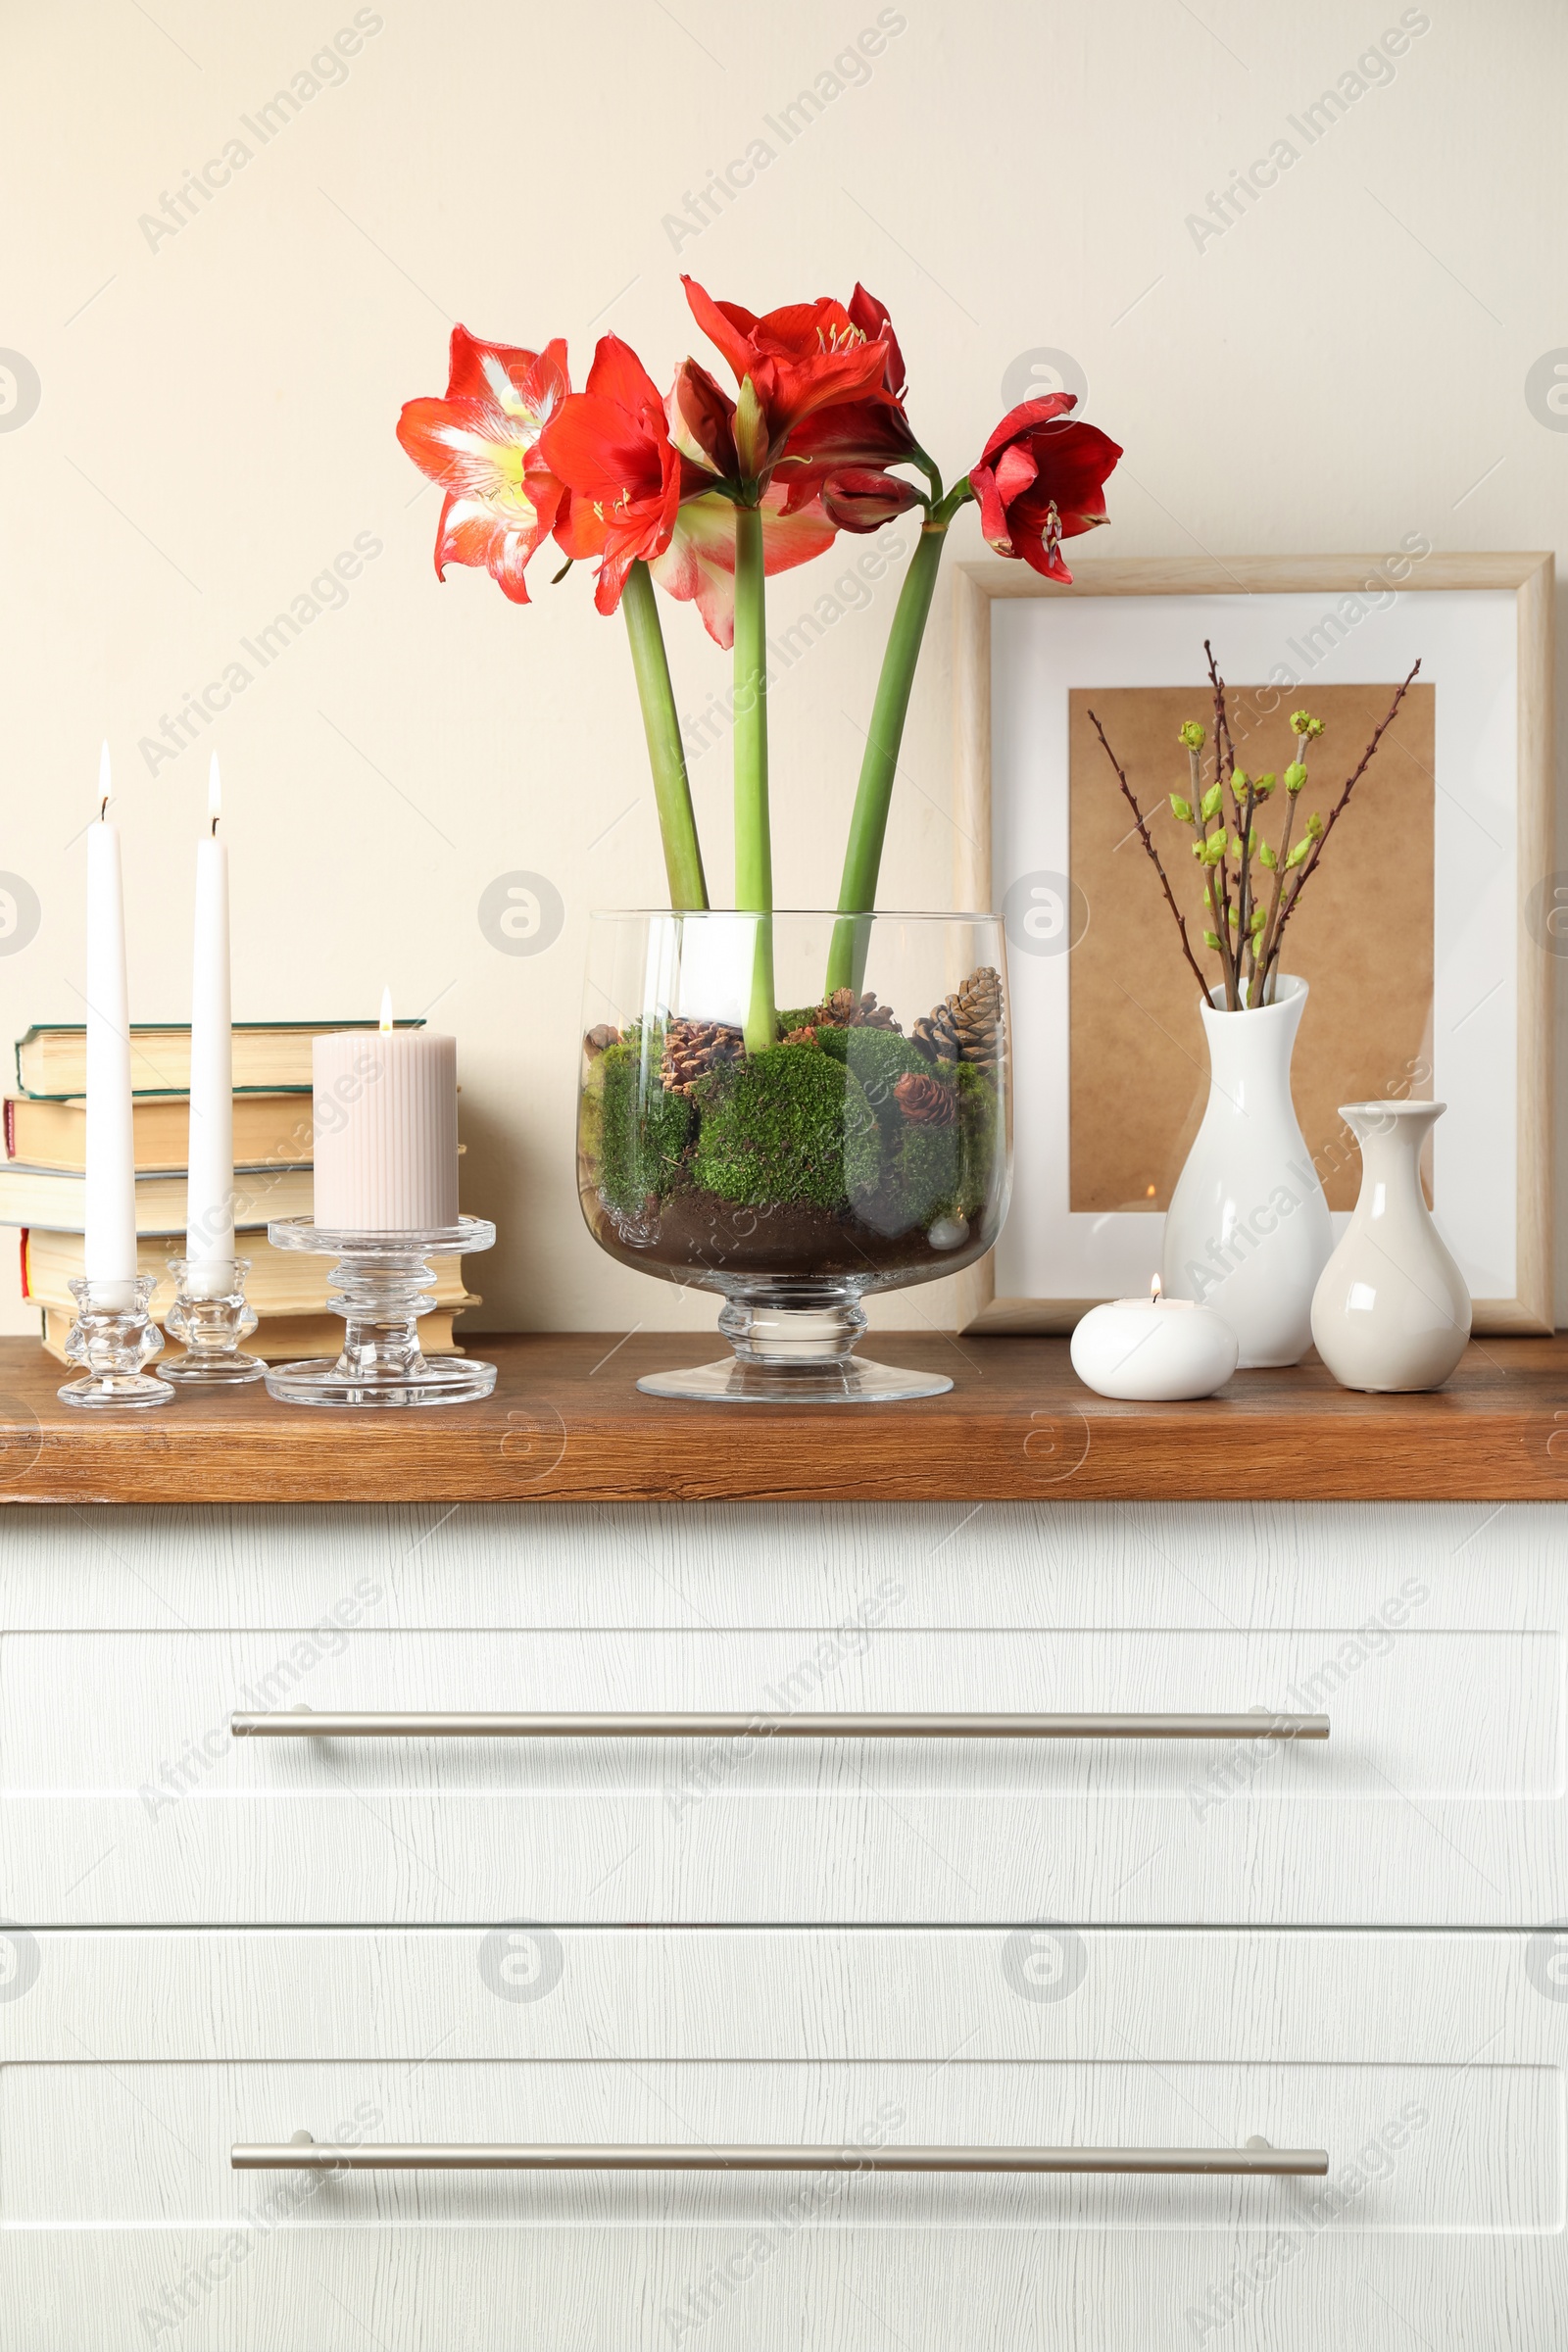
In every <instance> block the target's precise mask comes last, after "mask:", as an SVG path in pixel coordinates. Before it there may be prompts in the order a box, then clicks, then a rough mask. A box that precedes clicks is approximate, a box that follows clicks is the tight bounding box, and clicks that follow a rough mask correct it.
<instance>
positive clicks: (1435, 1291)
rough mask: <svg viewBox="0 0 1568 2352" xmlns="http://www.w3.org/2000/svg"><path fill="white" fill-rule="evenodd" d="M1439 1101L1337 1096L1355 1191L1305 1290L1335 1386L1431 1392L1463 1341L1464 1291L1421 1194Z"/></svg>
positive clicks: (1466, 1320) (1466, 1322) (1441, 1108)
mask: <svg viewBox="0 0 1568 2352" xmlns="http://www.w3.org/2000/svg"><path fill="white" fill-rule="evenodd" d="M1446 1108H1447V1104H1446V1103H1341V1104H1340V1116H1341V1118H1342V1119H1345V1120H1346V1121H1348V1124H1349V1126H1350V1127H1351V1128H1352V1129H1353V1130H1354V1133H1355V1136H1356V1139H1357V1141H1358V1142H1359V1144H1360V1146H1361V1192H1360V1198H1359V1199H1358V1200H1357V1201H1356V1204H1355V1209H1354V1212H1353V1214H1352V1216H1351V1218H1350V1223H1349V1227H1348V1231H1347V1233H1346V1235H1345V1238H1344V1240H1343V1241H1342V1242H1341V1243H1340V1245H1339V1247H1338V1249H1337V1250H1335V1252H1334V1255H1333V1256H1332V1257H1331V1258H1330V1259H1329V1262H1328V1264H1327V1265H1326V1266H1325V1267H1324V1269H1323V1275H1322V1279H1321V1281H1320V1282H1319V1283H1318V1286H1317V1289H1316V1291H1315V1292H1314V1293H1313V1296H1312V1338H1313V1340H1314V1342H1315V1343H1316V1346H1317V1351H1318V1353H1319V1355H1321V1357H1322V1358H1323V1361H1324V1362H1325V1363H1326V1364H1327V1366H1328V1368H1329V1370H1330V1371H1331V1372H1332V1373H1333V1375H1334V1377H1335V1379H1336V1380H1337V1381H1338V1382H1339V1383H1340V1386H1341V1387H1342V1388H1346V1389H1368V1390H1373V1391H1378V1390H1400V1389H1438V1388H1441V1387H1442V1386H1443V1383H1444V1382H1445V1381H1446V1379H1447V1377H1448V1374H1449V1373H1450V1372H1451V1371H1452V1370H1453V1368H1454V1366H1455V1365H1456V1364H1457V1362H1458V1361H1459V1358H1460V1356H1461V1355H1463V1353H1464V1349H1465V1342H1466V1341H1467V1340H1468V1339H1469V1337H1470V1293H1469V1291H1468V1290H1467V1289H1466V1287H1465V1280H1464V1276H1463V1275H1462V1274H1461V1273H1460V1271H1459V1269H1458V1267H1457V1266H1456V1265H1455V1263H1454V1261H1453V1259H1452V1257H1451V1256H1450V1255H1449V1253H1448V1250H1446V1247H1445V1245H1444V1242H1443V1238H1442V1236H1441V1235H1440V1234H1439V1232H1438V1229H1437V1227H1436V1225H1434V1223H1433V1222H1432V1218H1431V1214H1430V1212H1429V1211H1428V1208H1427V1204H1426V1201H1425V1199H1424V1197H1423V1195H1422V1191H1421V1147H1422V1145H1423V1144H1424V1143H1425V1142H1426V1139H1427V1137H1428V1135H1429V1134H1430V1133H1431V1131H1432V1129H1433V1128H1434V1127H1435V1126H1436V1124H1437V1122H1438V1120H1439V1119H1441V1118H1442V1116H1443V1114H1444V1112H1445V1110H1446Z"/></svg>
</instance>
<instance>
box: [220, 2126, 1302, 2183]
mask: <svg viewBox="0 0 1568 2352" xmlns="http://www.w3.org/2000/svg"><path fill="white" fill-rule="evenodd" d="M229 2163H230V2165H231V2166H232V2167H233V2169H234V2171H235V2172H236V2173H298V2172H304V2173H335V2172H346V2173H1222V2174H1234V2175H1240V2176H1241V2177H1242V2178H1244V2179H1258V2178H1264V2177H1266V2178H1268V2179H1278V2178H1290V2179H1299V2178H1302V2177H1303V2176H1308V2175H1314V2174H1322V2173H1326V2172H1327V2171H1328V2169H1329V2160H1328V2152H1327V2150H1326V2149H1323V2148H1271V2147H1270V2146H1269V2144H1268V2141H1267V2140H1266V2139H1250V2140H1249V2141H1248V2143H1247V2145H1246V2147H1245V2148H856V2147H843V2148H832V2147H829V2148H800V2147H795V2148H770V2147H755V2148H700V2147H668V2146H665V2147H660V2146H653V2147H616V2146H613V2145H610V2144H605V2145H590V2146H586V2147H580V2146H578V2147H574V2146H558V2147H515V2146H507V2145H505V2144H502V2145H494V2146H478V2147H463V2146H454V2145H451V2144H449V2143H444V2142H433V2143H431V2144H430V2145H428V2146H420V2145H418V2144H417V2143H412V2144H411V2143H406V2142H394V2143H390V2144H385V2145H382V2146H380V2147H369V2146H364V2145H355V2146H347V2145H338V2144H335V2143H330V2142H326V2141H317V2140H313V2139H312V2138H311V2136H310V2133H309V2132H307V2131H301V2132H297V2133H296V2135H295V2136H294V2138H293V2139H291V2140H285V2141H282V2142H280V2143H276V2144H272V2145H269V2144H267V2143H265V2142H258V2143H254V2144H247V2143H244V2142H241V2143H239V2144H237V2145H236V2146H234V2147H233V2148H231V2149H230V2150H229Z"/></svg>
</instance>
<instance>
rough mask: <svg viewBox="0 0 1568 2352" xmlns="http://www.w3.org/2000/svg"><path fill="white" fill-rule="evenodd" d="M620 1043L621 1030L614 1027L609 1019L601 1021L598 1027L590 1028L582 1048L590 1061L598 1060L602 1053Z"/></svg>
mask: <svg viewBox="0 0 1568 2352" xmlns="http://www.w3.org/2000/svg"><path fill="white" fill-rule="evenodd" d="M619 1043H620V1031H619V1030H618V1029H613V1028H612V1027H611V1025H610V1023H609V1022H608V1021H601V1022H600V1024H599V1026H598V1028H597V1029H590V1030H589V1032H588V1034H587V1036H586V1037H585V1038H584V1039H583V1041H582V1050H583V1052H584V1053H585V1054H587V1056H588V1058H589V1060H590V1061H597V1060H598V1059H599V1056H600V1054H606V1053H608V1052H609V1050H610V1048H611V1047H612V1046H618V1045H619Z"/></svg>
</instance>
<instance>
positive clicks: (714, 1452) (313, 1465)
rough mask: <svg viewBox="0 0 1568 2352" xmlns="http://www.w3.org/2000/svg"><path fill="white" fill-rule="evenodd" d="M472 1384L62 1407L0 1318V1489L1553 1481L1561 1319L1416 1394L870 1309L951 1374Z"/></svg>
mask: <svg viewBox="0 0 1568 2352" xmlns="http://www.w3.org/2000/svg"><path fill="white" fill-rule="evenodd" d="M469 1348H470V1350H471V1352H473V1353H475V1354H482V1355H484V1356H486V1357H489V1358H491V1359H493V1360H494V1361H495V1362H496V1364H497V1365H498V1366H499V1368H500V1379H499V1381H498V1383H497V1387H496V1392H495V1394H494V1396H493V1397H488V1398H487V1399H486V1400H485V1402H484V1403H483V1404H478V1405H455V1406H444V1407H440V1408H437V1409H433V1410H429V1411H421V1412H392V1413H374V1412H365V1413H354V1412H333V1411H320V1410H310V1409H302V1408H300V1407H296V1406H290V1405H284V1404H276V1403H274V1402H273V1401H272V1399H271V1398H270V1397H269V1396H267V1394H266V1393H265V1391H263V1390H260V1389H256V1388H252V1389H245V1390H240V1391H235V1392H231V1393H230V1394H228V1395H226V1396H212V1397H203V1398H201V1399H199V1400H198V1399H196V1398H194V1397H180V1398H179V1399H178V1400H177V1401H176V1402H175V1403H173V1404H172V1405H166V1406H163V1407H161V1408H159V1409H158V1410H156V1411H154V1412H151V1413H145V1412H142V1413H136V1412H125V1413H90V1414H89V1413H82V1412H79V1411H75V1410H73V1408H71V1407H70V1406H67V1405H62V1404H61V1403H60V1402H59V1400H58V1398H57V1397H56V1390H57V1389H58V1387H59V1385H60V1382H61V1380H62V1379H63V1378H64V1377H65V1375H64V1373H63V1371H62V1368H61V1366H60V1365H59V1364H57V1363H56V1362H55V1361H54V1359H53V1358H52V1357H50V1356H47V1355H45V1354H44V1352H43V1350H42V1349H41V1348H38V1347H35V1346H34V1345H32V1344H31V1343H30V1342H27V1341H24V1340H4V1341H0V1497H3V1498H4V1499H6V1500H9V1501H15V1502H69V1503H90V1502H135V1503H198V1502H200V1503H215V1502H232V1503H254V1502H360V1503H365V1502H372V1503H373V1502H379V1503H408V1502H720V1501H721V1502H736V1501H757V1502H835V1501H840V1502H849V1501H854V1502H991V1501H1044V1502H1050V1501H1054V1500H1066V1501H1073V1502H1104V1501H1117V1502H1134V1501H1148V1500H1154V1499H1157V1500H1162V1501H1188V1502H1211V1501H1220V1500H1225V1499H1231V1500H1237V1501H1259V1500H1268V1499H1277V1500H1294V1499H1301V1500H1310V1501H1329V1500H1363V1501H1374V1500H1387V1501H1413V1502H1431V1501H1439V1500H1448V1501H1478V1502H1504V1501H1526V1500H1537V1501H1544V1500H1549V1501H1568V1335H1559V1336H1558V1337H1557V1338H1555V1339H1549V1340H1548V1339H1539V1340H1528V1339H1520V1340H1486V1341H1481V1342H1478V1343H1476V1344H1474V1345H1472V1347H1471V1348H1469V1350H1468V1351H1467V1353H1466V1355H1465V1359H1464V1361H1463V1363H1462V1364H1461V1365H1460V1367H1459V1370H1458V1371H1457V1372H1456V1373H1455V1375H1454V1377H1453V1379H1452V1380H1451V1381H1450V1382H1449V1383H1448V1385H1447V1387H1446V1389H1444V1390H1442V1391H1441V1392H1440V1393H1439V1394H1438V1395H1436V1396H1432V1397H1360V1396H1352V1395H1350V1394H1348V1392H1347V1391H1345V1390H1343V1389H1339V1388H1336V1387H1335V1385H1334V1383H1333V1381H1332V1380H1331V1379H1330V1378H1329V1375H1328V1374H1327V1372H1325V1371H1324V1370H1323V1369H1322V1368H1321V1367H1320V1366H1317V1365H1307V1366H1303V1367H1301V1368H1299V1369H1298V1370H1295V1371H1290V1372H1244V1373H1240V1374H1238V1375H1237V1377H1236V1379H1235V1380H1234V1381H1232V1383H1231V1384H1230V1386H1229V1388H1228V1389H1227V1390H1226V1391H1225V1393H1224V1395H1223V1396H1222V1397H1211V1398H1209V1399H1208V1400H1207V1401H1205V1402H1203V1403H1199V1404H1152V1405H1150V1404H1111V1403H1107V1402H1106V1401H1105V1400H1104V1399H1103V1398H1102V1397H1093V1396H1091V1395H1090V1393H1089V1391H1088V1390H1087V1389H1085V1388H1083V1387H1082V1386H1081V1385H1080V1383H1079V1382H1078V1381H1077V1380H1076V1379H1075V1378H1074V1376H1073V1373H1072V1369H1071V1367H1070V1365H1069V1364H1068V1361H1067V1345H1066V1342H1065V1341H1064V1340H1043V1339H1042V1340H1037V1339H969V1338H962V1337H959V1338H954V1337H948V1336H943V1335H941V1334H936V1335H931V1336H929V1337H928V1336H924V1335H920V1336H916V1335H913V1334H907V1333H897V1334H895V1333H883V1334H879V1335H877V1336H876V1337H875V1338H874V1339H873V1340H872V1341H871V1342H870V1344H869V1346H868V1348H867V1353H869V1354H871V1355H873V1356H880V1357H882V1358H883V1359H885V1360H886V1361H888V1362H891V1363H899V1364H909V1365H916V1366H921V1367H924V1366H929V1365H940V1366H941V1368H942V1369H943V1370H945V1371H948V1372H950V1373H951V1374H952V1375H953V1378H954V1381H955V1383H956V1386H955V1387H954V1389H953V1390H952V1392H951V1393H950V1394H949V1395H948V1396H945V1397H931V1398H927V1399H924V1400H922V1401H920V1402H918V1403H911V1404H899V1405H890V1406H838V1407H831V1406H825V1407H824V1406H809V1405H803V1406H796V1407H792V1408H789V1409H780V1410H773V1409H772V1408H769V1407H762V1406H758V1405H727V1406H724V1405H717V1406H706V1405H696V1404H677V1403H671V1402H665V1401H663V1400H662V1399H660V1398H657V1397H643V1396H640V1395H639V1394H638V1392H637V1390H636V1388H635V1387H634V1385H633V1383H634V1382H635V1380H636V1378H637V1375H638V1374H639V1373H640V1372H645V1371H649V1370H652V1369H654V1368H655V1367H659V1366H665V1367H667V1366H669V1365H671V1364H692V1363H701V1362H703V1361H704V1360H705V1359H708V1358H711V1356H712V1355H713V1353H714V1343H713V1341H712V1340H711V1339H704V1338H702V1337H700V1336H698V1337H693V1336H690V1335H684V1334H682V1335H675V1334H671V1333H658V1332H654V1333H640V1334H637V1335H636V1336H634V1337H632V1338H630V1339H625V1338H619V1337H617V1335H615V1334H614V1333H611V1334H609V1335H601V1334H597V1333H588V1332H573V1333H568V1334H565V1335H545V1334H540V1335H523V1336H514V1337H501V1336H499V1335H496V1334H481V1335H475V1336H474V1338H473V1339H472V1340H470V1342H469Z"/></svg>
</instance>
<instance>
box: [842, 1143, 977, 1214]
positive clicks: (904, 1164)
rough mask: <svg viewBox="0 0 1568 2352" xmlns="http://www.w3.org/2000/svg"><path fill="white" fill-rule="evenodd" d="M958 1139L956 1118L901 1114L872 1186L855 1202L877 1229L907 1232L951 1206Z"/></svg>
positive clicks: (956, 1176)
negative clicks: (940, 1122) (947, 1121)
mask: <svg viewBox="0 0 1568 2352" xmlns="http://www.w3.org/2000/svg"><path fill="white" fill-rule="evenodd" d="M961 1156H962V1139H961V1136H960V1132H959V1129H958V1126H957V1123H956V1121H955V1123H954V1124H953V1125H952V1126H951V1127H938V1126H934V1125H932V1124H931V1123H930V1122H928V1121H919V1120H915V1119H904V1120H903V1121H901V1125H900V1132H899V1134H898V1136H897V1137H896V1139H895V1140H894V1142H893V1144H892V1146H891V1148H890V1150H889V1151H888V1152H887V1155H886V1157H885V1160H884V1163H883V1169H882V1177H881V1181H880V1183H879V1184H878V1186H877V1188H876V1191H875V1192H874V1193H872V1194H871V1195H869V1196H868V1197H867V1198H866V1199H865V1200H864V1201H861V1202H859V1203H858V1206H859V1209H860V1214H861V1215H862V1216H863V1217H864V1219H865V1221H866V1223H867V1224H868V1225H871V1226H874V1227H875V1229H876V1231H877V1232H878V1233H886V1234H898V1233H912V1232H913V1231H915V1230H916V1228H924V1227H925V1226H927V1225H929V1224H930V1223H931V1221H932V1219H933V1218H935V1217H940V1216H942V1215H944V1214H946V1213H947V1212H948V1211H950V1210H951V1209H952V1208H953V1207H954V1205H955V1203H956V1200H957V1196H958V1184H959V1168H960V1161H961Z"/></svg>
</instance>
